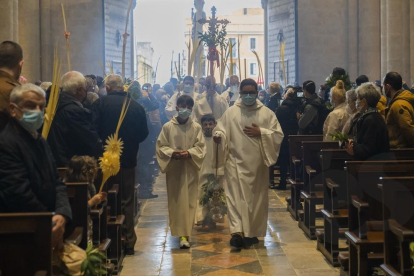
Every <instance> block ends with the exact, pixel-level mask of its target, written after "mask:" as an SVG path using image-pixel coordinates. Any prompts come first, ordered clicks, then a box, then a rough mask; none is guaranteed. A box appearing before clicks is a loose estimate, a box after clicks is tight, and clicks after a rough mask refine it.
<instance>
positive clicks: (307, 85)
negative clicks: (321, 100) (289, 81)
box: [303, 80, 316, 95]
mask: <svg viewBox="0 0 414 276" xmlns="http://www.w3.org/2000/svg"><path fill="white" fill-rule="evenodd" d="M303 90H306V91H307V92H308V93H309V94H311V95H313V94H315V92H316V85H315V82H313V81H311V80H308V81H305V82H304V83H303Z"/></svg>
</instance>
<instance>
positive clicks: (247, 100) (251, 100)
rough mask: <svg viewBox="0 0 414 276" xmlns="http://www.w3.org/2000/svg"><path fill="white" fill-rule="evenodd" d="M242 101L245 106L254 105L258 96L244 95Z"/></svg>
mask: <svg viewBox="0 0 414 276" xmlns="http://www.w3.org/2000/svg"><path fill="white" fill-rule="evenodd" d="M241 99H242V101H243V103H244V104H245V105H248V106H250V105H254V103H255V102H256V96H253V95H250V94H244V95H241Z"/></svg>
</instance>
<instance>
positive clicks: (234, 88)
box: [231, 85, 239, 93]
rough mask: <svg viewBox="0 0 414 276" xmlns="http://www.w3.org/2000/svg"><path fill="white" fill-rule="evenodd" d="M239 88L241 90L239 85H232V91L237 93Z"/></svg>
mask: <svg viewBox="0 0 414 276" xmlns="http://www.w3.org/2000/svg"><path fill="white" fill-rule="evenodd" d="M238 90H239V87H238V86H237V85H232V86H231V92H232V93H237V91H238Z"/></svg>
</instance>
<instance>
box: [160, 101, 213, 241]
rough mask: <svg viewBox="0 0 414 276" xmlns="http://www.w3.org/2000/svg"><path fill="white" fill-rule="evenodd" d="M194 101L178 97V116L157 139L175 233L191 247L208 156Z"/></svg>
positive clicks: (172, 232)
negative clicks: (201, 175)
mask: <svg viewBox="0 0 414 276" xmlns="http://www.w3.org/2000/svg"><path fill="white" fill-rule="evenodd" d="M193 106H194V100H193V99H192V98H191V97H190V96H187V95H183V96H181V97H180V98H178V100H177V112H178V116H175V117H173V118H172V120H171V121H169V122H168V123H166V124H165V125H164V126H163V128H162V131H161V133H160V135H159V137H158V139H157V144H156V153H157V161H158V164H159V165H160V168H161V171H162V172H163V173H166V174H167V195H168V211H169V221H170V229H171V235H172V236H178V237H180V247H181V248H189V247H190V244H189V241H188V240H189V236H190V235H191V231H192V229H193V225H194V218H195V212H196V208H197V201H198V181H199V171H200V168H201V165H202V163H203V160H204V156H205V155H206V149H205V140H204V136H203V131H202V129H201V126H200V125H199V124H198V123H195V122H194V121H193V120H192V119H191V118H190V115H191V111H192V108H193Z"/></svg>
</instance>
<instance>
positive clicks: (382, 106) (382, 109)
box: [377, 95, 387, 120]
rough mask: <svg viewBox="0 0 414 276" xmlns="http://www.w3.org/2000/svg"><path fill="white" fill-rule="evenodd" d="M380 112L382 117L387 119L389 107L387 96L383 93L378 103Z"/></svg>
mask: <svg viewBox="0 0 414 276" xmlns="http://www.w3.org/2000/svg"><path fill="white" fill-rule="evenodd" d="M377 109H378V113H379V114H381V116H382V118H384V120H385V110H386V109H387V98H386V97H385V96H384V95H382V96H381V99H380V100H379V102H378V104H377Z"/></svg>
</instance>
